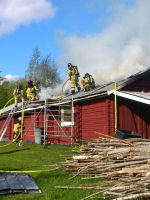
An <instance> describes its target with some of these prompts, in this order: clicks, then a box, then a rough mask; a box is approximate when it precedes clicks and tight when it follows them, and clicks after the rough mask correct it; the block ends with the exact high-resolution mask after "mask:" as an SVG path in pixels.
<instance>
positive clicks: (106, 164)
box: [57, 137, 150, 200]
mask: <svg viewBox="0 0 150 200" xmlns="http://www.w3.org/2000/svg"><path fill="white" fill-rule="evenodd" d="M61 166H63V167H65V169H66V170H67V171H69V172H72V174H73V175H72V177H71V179H73V178H74V177H76V176H78V175H86V176H82V179H97V178H106V179H105V181H100V182H99V183H98V185H97V186H95V187H90V186H89V187H86V188H85V187H84V186H83V187H81V186H79V187H70V186H65V187H63V188H80V189H96V190H99V191H98V192H96V193H94V194H92V195H90V196H88V197H85V198H84V199H88V198H91V199H94V198H96V199H98V196H97V195H98V194H99V193H103V195H104V197H103V198H107V199H117V200H123V199H136V198H146V199H150V140H147V139H141V138H136V139H127V140H120V139H117V138H104V137H100V138H99V140H95V141H89V142H88V144H86V145H82V146H81V148H80V154H79V155H76V156H72V157H70V158H66V162H64V163H61ZM57 188H59V186H57ZM61 188H62V187H61ZM100 199H102V197H100Z"/></svg>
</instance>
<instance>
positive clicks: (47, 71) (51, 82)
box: [25, 48, 61, 88]
mask: <svg viewBox="0 0 150 200" xmlns="http://www.w3.org/2000/svg"><path fill="white" fill-rule="evenodd" d="M25 77H26V79H27V80H33V81H35V82H36V81H37V80H38V81H40V83H41V86H43V87H52V88H54V87H55V86H56V85H57V84H58V83H60V82H61V80H60V77H59V74H58V71H57V64H56V63H55V61H54V60H52V59H51V57H50V55H48V56H46V57H44V58H43V57H41V55H40V51H39V49H38V48H35V49H33V55H32V57H31V59H30V62H29V67H28V69H27V70H26V73H25Z"/></svg>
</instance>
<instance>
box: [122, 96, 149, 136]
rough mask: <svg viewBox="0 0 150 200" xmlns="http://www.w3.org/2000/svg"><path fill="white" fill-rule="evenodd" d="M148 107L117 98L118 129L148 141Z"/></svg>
mask: <svg viewBox="0 0 150 200" xmlns="http://www.w3.org/2000/svg"><path fill="white" fill-rule="evenodd" d="M149 113H150V106H149V105H146V104H142V103H138V102H136V101H131V100H127V99H123V98H120V97H118V128H119V129H126V130H131V131H135V132H137V133H139V134H141V135H142V137H143V138H148V139H150V117H149Z"/></svg>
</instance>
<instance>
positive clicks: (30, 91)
mask: <svg viewBox="0 0 150 200" xmlns="http://www.w3.org/2000/svg"><path fill="white" fill-rule="evenodd" d="M39 83H40V82H39V81H38V82H37V83H36V85H34V84H33V81H32V80H29V81H28V86H27V90H26V94H27V99H28V100H29V101H34V100H38V99H39V98H38V96H37V91H39Z"/></svg>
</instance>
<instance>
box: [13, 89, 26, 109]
mask: <svg viewBox="0 0 150 200" xmlns="http://www.w3.org/2000/svg"><path fill="white" fill-rule="evenodd" d="M13 95H14V99H15V107H17V104H18V99H21V100H22V102H24V98H23V88H22V85H19V86H17V87H16V88H15V90H14V92H13Z"/></svg>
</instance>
